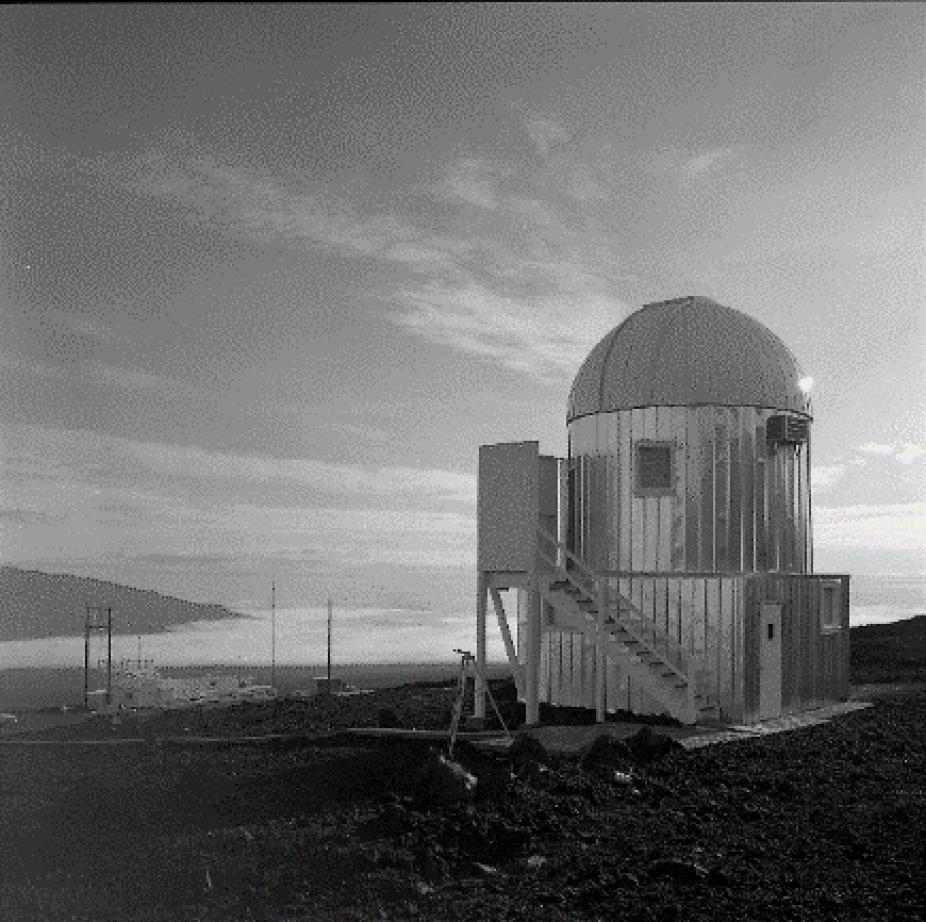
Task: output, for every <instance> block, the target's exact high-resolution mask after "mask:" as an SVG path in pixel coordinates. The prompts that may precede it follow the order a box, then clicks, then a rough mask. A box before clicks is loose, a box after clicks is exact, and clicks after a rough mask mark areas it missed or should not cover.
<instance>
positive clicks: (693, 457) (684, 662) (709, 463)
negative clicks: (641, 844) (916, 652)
mask: <svg viewBox="0 0 926 922" xmlns="http://www.w3.org/2000/svg"><path fill="white" fill-rule="evenodd" d="M808 384H809V380H808V379H806V378H804V377H803V376H802V373H801V371H800V369H799V367H798V364H797V362H796V360H795V358H794V356H793V355H792V354H791V352H790V350H789V349H788V348H787V346H785V344H784V343H783V342H782V341H781V340H780V339H779V338H778V337H777V336H776V335H775V334H774V333H772V332H771V331H770V330H768V329H767V328H766V327H764V326H763V325H762V324H760V323H758V322H757V321H755V320H753V319H752V318H751V317H748V316H746V315H745V314H743V313H740V312H739V311H736V310H733V309H731V308H729V307H724V306H722V305H720V304H717V303H716V302H714V301H711V300H709V299H707V298H703V297H686V298H679V299H676V300H672V301H663V302H660V303H657V304H648V305H646V306H645V307H643V308H641V309H640V310H638V311H636V312H635V313H633V314H631V315H630V316H629V317H628V318H627V319H626V320H624V322H623V323H621V324H620V325H619V326H617V327H616V328H615V329H613V330H612V331H611V332H610V333H608V334H607V336H605V337H604V339H602V340H601V342H599V343H598V345H596V346H595V347H594V348H593V349H592V351H591V352H590V353H589V355H588V357H587V358H586V359H585V361H584V363H583V364H582V366H581V368H580V369H579V372H578V374H577V375H576V378H575V381H574V382H573V385H572V390H571V392H570V394H569V402H568V409H567V414H566V425H567V431H568V444H569V449H568V457H567V458H555V457H552V456H547V455H541V454H540V453H539V445H538V443H537V442H516V443H506V444H500V445H483V446H481V447H480V449H479V499H478V551H477V567H478V595H477V659H478V661H479V665H480V666H483V667H484V665H485V650H486V616H487V609H488V606H489V604H490V601H491V605H492V607H493V608H494V611H495V615H496V617H497V619H498V625H499V628H500V630H501V635H502V639H503V641H504V643H505V648H506V651H507V654H508V659H509V662H510V664H511V668H512V673H513V675H514V679H515V683H516V685H517V688H518V694H519V697H520V698H521V700H523V701H524V702H525V703H526V713H527V722H528V723H536V722H537V721H538V719H539V704H540V702H548V703H550V704H555V705H565V706H576V707H588V708H595V709H596V712H597V717H598V720H604V719H605V715H606V713H607V712H608V711H615V710H630V711H634V712H636V713H642V714H659V713H665V714H668V715H670V716H672V717H675V718H677V719H678V720H680V721H682V722H684V723H695V722H724V723H730V722H732V723H751V722H756V721H759V720H764V719H768V718H773V717H779V716H781V715H783V714H790V713H794V712H797V711H801V710H805V709H808V708H813V707H817V706H819V705H821V704H823V703H825V702H833V701H838V700H844V699H845V698H846V697H847V696H848V690H849V670H848V665H849V578H848V576H844V575H835V576H834V575H820V574H814V572H813V540H812V516H811V490H810V483H811V479H810V471H811V468H810V464H811V460H810V445H811V423H812V415H811V407H810V401H809V397H808V394H807V391H808V390H809V387H808ZM505 590H516V599H517V601H516V603H514V604H512V602H511V601H510V600H511V595H512V594H507V593H506V596H507V599H508V608H509V611H510V612H511V616H512V617H511V620H512V621H514V620H515V612H516V621H517V633H516V635H515V636H514V637H513V636H512V628H511V625H510V624H509V613H508V612H506V610H505V601H506V598H505V597H503V594H502V593H503V592H504V591H505ZM479 671H480V672H481V673H482V674H484V669H480V670H479ZM484 692H485V687H484V684H483V683H482V681H481V680H480V681H479V683H478V685H477V695H476V716H484V714H485V694H484Z"/></svg>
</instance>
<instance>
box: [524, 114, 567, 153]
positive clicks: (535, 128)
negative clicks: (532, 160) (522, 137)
mask: <svg viewBox="0 0 926 922" xmlns="http://www.w3.org/2000/svg"><path fill="white" fill-rule="evenodd" d="M523 124H524V128H525V130H526V131H527V134H528V137H529V138H530V140H531V143H532V144H533V145H534V149H535V150H536V151H537V153H538V154H540V155H541V156H542V157H548V156H549V155H550V153H551V151H552V150H554V149H555V148H556V147H558V146H559V145H561V144H563V143H564V142H565V141H566V140H567V139H568V137H569V133H568V132H567V131H566V128H565V127H564V126H563V124H562V122H560V121H559V120H558V119H556V118H553V117H552V116H550V115H543V114H541V113H538V112H535V113H532V114H526V115H524V117H523Z"/></svg>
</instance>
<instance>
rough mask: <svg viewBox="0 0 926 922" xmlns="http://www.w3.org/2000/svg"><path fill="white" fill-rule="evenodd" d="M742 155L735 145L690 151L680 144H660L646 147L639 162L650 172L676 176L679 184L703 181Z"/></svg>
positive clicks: (685, 184)
mask: <svg viewBox="0 0 926 922" xmlns="http://www.w3.org/2000/svg"><path fill="white" fill-rule="evenodd" d="M741 156H742V151H741V150H740V149H739V148H736V147H716V148H711V149H709V150H701V151H692V150H691V149H686V148H679V147H661V148H656V149H654V150H650V151H648V152H647V153H646V154H645V155H644V156H643V159H642V162H641V166H642V167H643V169H644V170H645V171H646V172H648V173H651V174H655V175H662V176H668V177H670V178H674V179H676V180H677V181H678V182H679V183H680V184H681V185H682V186H688V185H692V184H694V183H698V182H702V181H704V180H706V179H708V178H709V177H712V176H715V175H717V174H719V173H720V172H722V171H723V170H724V169H725V168H726V167H727V166H729V165H730V164H732V163H734V162H735V161H736V160H738V159H739V158H740V157H741Z"/></svg>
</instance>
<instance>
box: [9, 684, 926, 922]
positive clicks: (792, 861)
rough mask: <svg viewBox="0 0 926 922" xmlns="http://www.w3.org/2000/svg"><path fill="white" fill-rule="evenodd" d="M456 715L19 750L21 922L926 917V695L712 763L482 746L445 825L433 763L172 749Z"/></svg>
mask: <svg viewBox="0 0 926 922" xmlns="http://www.w3.org/2000/svg"><path fill="white" fill-rule="evenodd" d="M498 690H499V692H500V694H501V696H502V697H503V698H504V699H505V700H506V703H505V707H506V708H508V709H509V710H513V709H514V705H513V703H512V702H511V699H510V695H509V696H508V697H507V698H506V696H505V694H504V693H503V691H504V690H503V688H502V687H501V686H498ZM453 696H454V690H453V689H452V688H447V687H434V686H430V687H429V686H421V685H418V686H408V687H405V688H403V689H390V690H383V691H380V692H376V693H375V694H373V695H368V696H361V697H358V698H346V699H327V700H326V699H316V700H314V701H308V702H288V703H283V702H281V703H278V704H276V705H274V704H268V705H262V706H258V705H251V706H245V707H242V708H234V709H229V710H223V711H208V712H203V713H202V714H191V713H190V712H176V713H172V714H165V715H161V716H159V717H157V718H154V719H151V720H148V721H142V722H140V723H138V724H137V725H134V726H131V725H129V724H130V722H129V721H123V723H122V724H121V725H120V726H119V727H118V728H117V729H116V731H113V730H112V728H111V726H110V725H109V724H108V723H102V722H94V721H88V722H85V723H84V724H81V725H78V726H71V727H62V728H59V729H58V730H56V731H55V735H56V736H58V737H59V738H61V739H64V738H74V737H75V736H77V737H86V736H90V735H93V734H94V733H95V734H96V735H97V736H99V735H101V734H105V735H107V736H108V737H109V738H111V737H112V736H113V735H115V736H134V735H141V736H144V737H147V739H148V742H145V743H141V744H126V745H118V746H57V747H48V746H2V747H0V907H3V911H2V913H0V915H2V916H3V918H5V919H11V920H19V919H24V920H25V919H37V920H38V919H47V920H58V919H76V920H84V919H86V920H90V919H93V920H109V919H112V920H117V919H118V920H157V922H161V920H172V919H183V920H193V919H202V920H216V922H217V920H239V919H241V920H245V919H268V920H269V919H292V920H321V922H329V920H331V922H333V920H367V919H418V920H432V919H467V920H472V919H511V920H520V919H524V920H527V919H530V920H542V919H563V920H566V919H570V920H572V919H599V918H600V919H611V918H617V919H631V920H671V919H694V920H699V919H703V920H707V919H750V920H756V919H769V920H778V919H833V920H837V919H838V920H847V919H878V920H895V919H896V920H905V919H919V918H923V915H922V909H923V906H922V896H921V891H922V887H923V884H924V879H923V871H922V869H923V867H924V864H923V858H924V855H923V851H922V849H923V830H924V828H926V823H924V819H926V792H924V780H923V779H924V777H926V774H924V769H926V732H924V730H926V693H924V692H923V691H922V690H919V691H914V692H913V693H909V694H905V695H902V696H893V697H888V698H885V699H882V700H879V701H878V702H877V703H876V706H875V707H873V708H871V709H868V710H865V711H860V712H857V713H854V714H850V715H847V716H845V717H841V718H839V719H837V720H834V721H833V722H832V723H830V724H828V725H825V726H821V727H812V728H807V729H805V730H799V731H795V732H792V733H785V734H780V735H777V736H772V737H767V738H762V739H749V740H744V741H742V742H736V743H730V744H725V745H721V746H714V747H709V748H707V749H702V750H698V751H693V752H684V751H681V750H679V749H677V748H676V747H674V746H672V745H671V744H664V745H663V747H659V746H653V745H652V744H649V745H647V744H646V736H645V734H646V733H647V731H646V730H645V729H644V731H643V733H644V737H643V738H642V739H641V740H638V741H631V742H630V745H629V746H628V745H625V744H622V743H612V744H611V745H610V746H608V747H604V748H603V751H601V752H598V753H597V754H598V758H597V761H595V759H594V758H592V757H588V758H585V759H584V761H583V758H582V756H581V755H580V756H568V757H567V756H554V755H547V754H545V753H543V751H542V750H536V748H535V747H530V746H518V747H516V752H519V753H520V754H519V755H517V754H516V756H515V757H514V758H513V759H512V758H511V757H510V756H504V757H502V756H492V755H489V754H485V753H481V752H480V751H478V750H476V749H473V748H471V747H468V746H461V747H459V749H458V751H457V756H458V758H459V759H460V760H461V761H462V762H463V763H464V765H466V766H467V767H468V768H469V770H470V771H472V772H473V773H474V774H475V775H476V777H477V778H478V787H477V792H476V797H475V799H473V800H471V801H470V800H466V799H463V800H459V801H454V802H449V803H444V804H440V803H438V801H437V797H436V796H435V789H434V788H433V787H430V786H428V784H426V782H425V779H424V777H423V775H422V766H423V765H425V764H427V763H428V760H429V752H428V747H427V745H426V744H417V743H408V742H404V743H399V742H388V741H387V742H383V741H379V742H377V741H359V740H356V739H349V738H346V737H343V736H338V735H332V736H330V737H328V738H327V739H324V740H320V741H315V742H309V741H306V740H298V739H280V740H278V741H276V742H273V743H263V744H260V745H235V744H226V745H192V744H191V745H184V744H181V743H166V742H158V741H157V737H166V736H172V735H183V734H184V733H188V734H192V733H194V732H196V733H199V732H203V734H204V735H211V734H218V733H219V732H221V733H224V734H228V735H232V734H239V735H241V734H248V733H262V732H271V731H275V732H297V730H298V732H316V733H322V732H328V731H329V730H332V729H334V730H336V729H337V728H338V727H340V726H348V725H352V724H353V725H357V724H361V725H374V724H376V723H378V722H380V721H381V720H382V719H385V718H388V719H392V718H394V719H395V722H396V723H400V724H403V725H409V726H410V725H414V726H418V727H422V728H424V727H429V726H431V727H442V726H446V718H447V712H448V710H449V707H450V704H451V703H452V701H453ZM390 711H391V712H392V713H391V714H388V713H386V712H390ZM511 716H516V715H511ZM548 716H549V715H548ZM559 716H560V717H561V718H564V719H573V718H575V719H578V718H577V717H575V715H569V714H565V715H559ZM184 721H185V723H184ZM197 721H199V722H200V723H198V724H197V723H196V722H197ZM185 726H190V730H188V731H185V730H184V729H183V728H184V727H185ZM662 749H665V750H666V751H664V752H663V751H661V750H662ZM442 790H443V789H442V788H439V789H437V793H440V791H442Z"/></svg>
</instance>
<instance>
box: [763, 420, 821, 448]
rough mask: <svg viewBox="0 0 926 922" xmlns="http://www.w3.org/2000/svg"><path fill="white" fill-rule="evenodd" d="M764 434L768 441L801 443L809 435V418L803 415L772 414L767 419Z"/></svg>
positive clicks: (791, 443)
mask: <svg viewBox="0 0 926 922" xmlns="http://www.w3.org/2000/svg"><path fill="white" fill-rule="evenodd" d="M766 435H767V437H768V440H769V441H770V442H781V443H784V444H787V445H803V444H804V443H805V442H806V441H807V439H808V436H809V435H810V420H808V419H807V418H806V417H803V416H785V415H784V414H781V415H779V416H773V417H771V418H770V419H769V421H768V426H767V428H766Z"/></svg>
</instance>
